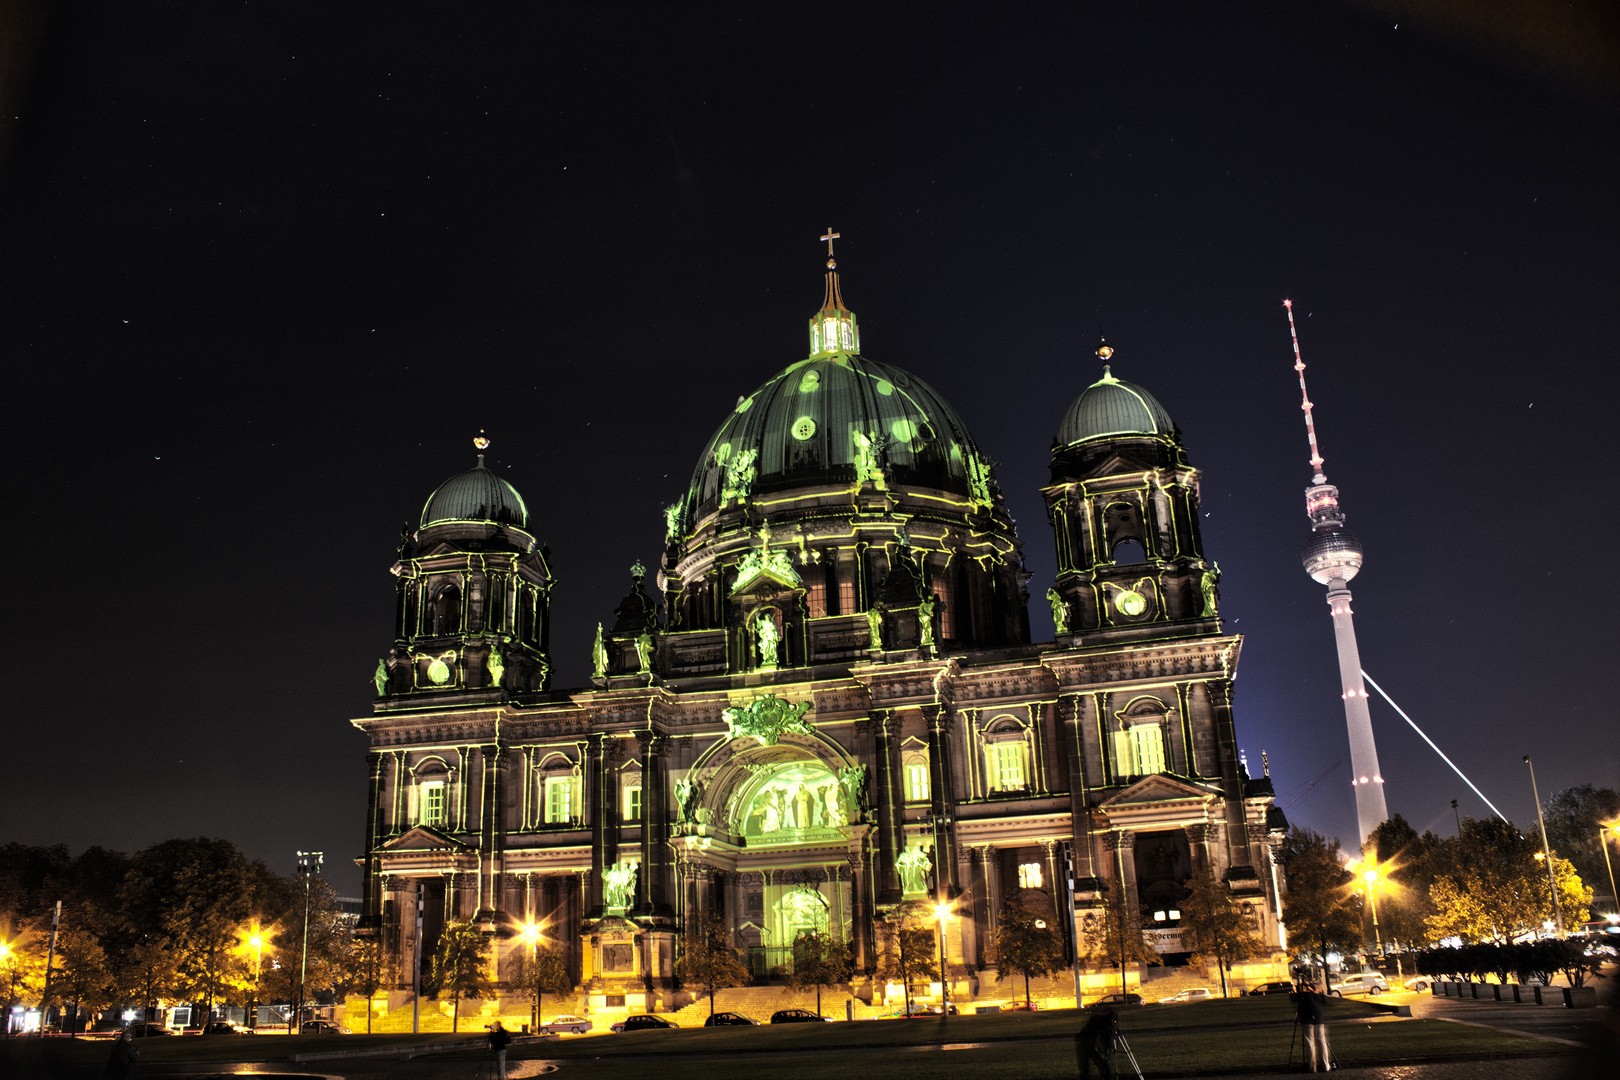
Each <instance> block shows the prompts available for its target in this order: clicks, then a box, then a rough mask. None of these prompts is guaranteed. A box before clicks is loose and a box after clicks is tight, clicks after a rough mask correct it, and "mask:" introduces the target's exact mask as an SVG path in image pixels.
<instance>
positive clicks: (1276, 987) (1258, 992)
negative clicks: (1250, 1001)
mask: <svg viewBox="0 0 1620 1080" xmlns="http://www.w3.org/2000/svg"><path fill="white" fill-rule="evenodd" d="M1293 992H1294V984H1293V983H1291V982H1268V983H1261V984H1260V985H1259V986H1255V987H1251V988H1250V989H1249V996H1250V997H1265V996H1266V995H1267V994H1292V993H1293Z"/></svg>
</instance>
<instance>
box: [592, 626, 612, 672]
mask: <svg viewBox="0 0 1620 1080" xmlns="http://www.w3.org/2000/svg"><path fill="white" fill-rule="evenodd" d="M607 669H608V653H607V645H605V644H604V643H603V642H602V624H601V623H597V624H596V644H595V645H592V646H591V673H592V674H593V675H595V676H596V677H597V678H598V679H603V678H606V677H607Z"/></svg>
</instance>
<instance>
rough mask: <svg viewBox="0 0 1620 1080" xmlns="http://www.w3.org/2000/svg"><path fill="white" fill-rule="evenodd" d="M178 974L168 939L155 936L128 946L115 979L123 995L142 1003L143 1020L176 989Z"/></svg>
mask: <svg viewBox="0 0 1620 1080" xmlns="http://www.w3.org/2000/svg"><path fill="white" fill-rule="evenodd" d="M177 976H178V970H177V961H176V959H175V956H174V953H172V952H171V951H170V950H169V945H168V942H166V941H165V940H163V939H162V938H160V937H157V936H156V935H151V936H147V937H144V938H142V939H140V940H139V941H136V942H134V943H132V944H130V945H128V946H126V947H125V949H124V951H123V954H122V955H121V956H120V957H119V960H118V963H117V967H116V970H115V979H114V982H115V985H116V986H117V988H118V991H119V993H120V994H123V995H127V996H128V997H129V998H131V999H133V1000H135V1001H138V1002H140V1003H141V1019H142V1020H151V1019H152V1017H153V1015H154V1010H156V1008H157V1004H158V1002H159V1001H161V1000H163V999H164V998H167V997H170V996H172V995H173V994H174V993H175V992H176V989H175V987H176V983H177Z"/></svg>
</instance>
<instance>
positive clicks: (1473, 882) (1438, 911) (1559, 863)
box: [1426, 818, 1592, 942]
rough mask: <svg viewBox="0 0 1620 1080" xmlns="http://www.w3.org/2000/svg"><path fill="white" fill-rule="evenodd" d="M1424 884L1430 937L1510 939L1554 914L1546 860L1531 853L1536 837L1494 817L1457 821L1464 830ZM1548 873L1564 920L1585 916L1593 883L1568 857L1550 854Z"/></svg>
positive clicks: (1537, 847) (1530, 932)
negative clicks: (1555, 885)
mask: <svg viewBox="0 0 1620 1080" xmlns="http://www.w3.org/2000/svg"><path fill="white" fill-rule="evenodd" d="M1452 846H1453V849H1454V850H1453V851H1452V853H1451V857H1450V858H1449V859H1448V860H1447V864H1448V865H1446V866H1445V868H1444V869H1443V870H1442V871H1441V872H1440V873H1439V874H1438V875H1437V876H1436V878H1435V882H1434V885H1433V886H1432V887H1431V889H1430V900H1431V902H1432V904H1433V906H1434V913H1433V914H1432V915H1430V916H1429V918H1428V919H1427V920H1426V923H1427V926H1428V930H1429V933H1430V935H1431V936H1432V937H1433V938H1435V939H1441V938H1447V937H1457V938H1461V939H1462V940H1463V941H1465V942H1473V941H1498V942H1510V941H1513V940H1514V939H1516V938H1519V937H1524V936H1527V935H1533V934H1536V933H1538V932H1539V931H1540V929H1541V927H1542V926H1543V924H1545V923H1547V922H1549V921H1551V920H1552V918H1553V901H1552V889H1551V886H1550V883H1549V881H1548V877H1547V869H1546V864H1545V863H1544V862H1543V861H1542V860H1539V859H1537V858H1536V855H1537V854H1539V853H1540V851H1541V842H1540V839H1539V837H1533V836H1531V835H1530V834H1528V833H1523V832H1520V831H1519V829H1518V828H1517V827H1516V826H1514V825H1513V824H1512V823H1510V822H1506V821H1503V820H1501V819H1500V818H1490V819H1488V820H1485V821H1476V820H1474V819H1472V818H1470V819H1467V820H1465V821H1464V822H1463V830H1462V836H1461V837H1459V838H1458V839H1457V841H1456V842H1455V843H1454V844H1453V845H1452ZM1553 875H1554V877H1555V878H1556V880H1557V883H1558V891H1559V900H1560V903H1561V904H1562V907H1563V915H1564V921H1565V924H1566V925H1569V926H1574V925H1578V924H1579V923H1580V922H1583V921H1585V919H1586V918H1587V916H1588V914H1589V908H1590V905H1591V902H1592V890H1591V889H1589V888H1587V887H1586V886H1585V885H1583V884H1582V883H1581V879H1580V875H1579V874H1577V873H1576V871H1575V868H1574V866H1572V865H1571V864H1570V862H1569V861H1568V860H1567V859H1563V858H1560V857H1559V856H1558V855H1557V854H1556V853H1555V854H1554V855H1553Z"/></svg>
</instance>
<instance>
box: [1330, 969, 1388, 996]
mask: <svg viewBox="0 0 1620 1080" xmlns="http://www.w3.org/2000/svg"><path fill="white" fill-rule="evenodd" d="M1388 989H1389V980H1388V979H1386V978H1384V977H1383V976H1382V975H1380V974H1379V973H1378V972H1376V971H1363V972H1361V973H1360V974H1358V975H1345V976H1343V977H1342V978H1340V979H1339V981H1338V982H1337V983H1335V984H1334V986H1333V996H1334V997H1344V995H1346V994H1382V993H1383V992H1384V991H1385V990H1388Z"/></svg>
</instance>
